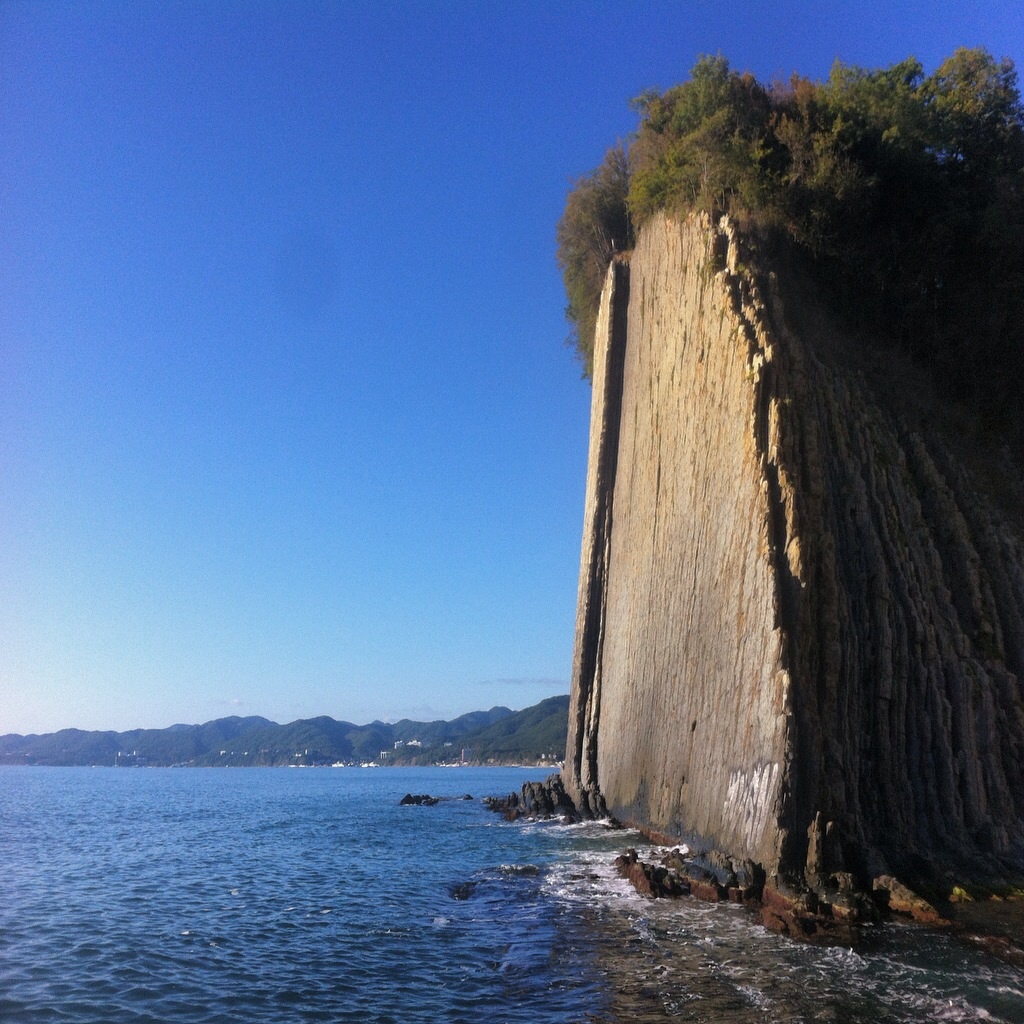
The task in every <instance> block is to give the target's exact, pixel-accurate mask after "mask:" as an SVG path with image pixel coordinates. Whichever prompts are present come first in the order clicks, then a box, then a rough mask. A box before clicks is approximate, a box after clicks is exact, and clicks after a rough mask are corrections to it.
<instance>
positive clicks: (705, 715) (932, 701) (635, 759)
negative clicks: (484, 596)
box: [565, 214, 1024, 891]
mask: <svg viewBox="0 0 1024 1024" xmlns="http://www.w3.org/2000/svg"><path fill="white" fill-rule="evenodd" d="M751 263H752V261H751V257H750V254H749V252H748V251H747V249H746V247H745V243H744V241H743V239H742V238H741V237H739V236H738V234H737V232H736V230H735V228H734V227H733V226H732V225H731V224H730V223H729V222H728V221H726V220H723V221H722V222H721V223H719V224H717V225H712V224H711V223H710V221H709V220H708V219H707V218H706V217H703V216H693V217H690V218H689V219H687V220H685V221H683V222H679V221H675V220H672V219H671V218H669V217H666V216H665V215H663V214H659V215H655V216H654V217H653V218H652V219H651V220H650V221H648V222H647V224H646V225H645V226H644V228H643V230H642V231H641V232H640V235H639V238H638V241H637V246H636V248H635V250H634V252H633V253H632V256H631V258H630V260H629V262H628V263H626V262H621V261H618V262H615V263H613V265H612V266H611V268H610V269H609V273H608V278H607V282H606V285H605V290H604V294H603V296H602V304H601V310H600V314H599V320H598V327H597V336H596V342H595V359H594V372H593V405H592V413H591V436H590V452H589V466H588V479H587V493H586V505H585V516H584V531H583V549H582V558H581V570H580V585H579V603H578V611H577V626H576V644H575V654H574V665H573V681H572V693H571V699H570V721H569V736H568V747H567V754H566V768H565V781H566V787H567V789H568V791H569V793H570V795H572V797H573V798H574V799H575V800H576V802H577V804H578V805H580V806H583V807H587V808H590V809H591V810H592V811H593V812H595V813H605V812H608V813H611V814H613V815H614V816H616V817H618V818H620V819H623V820H626V821H629V822H633V823H636V824H639V825H641V826H642V827H644V828H645V829H646V830H648V831H649V832H653V833H657V834H659V835H660V836H664V837H668V838H670V839H673V840H681V841H685V842H686V843H687V844H688V845H689V846H690V847H691V849H693V850H697V851H700V852H701V853H702V854H704V855H705V856H704V860H705V862H706V863H707V864H708V865H709V866H710V867H711V869H712V870H716V871H719V872H721V871H724V870H728V871H731V872H735V873H736V874H737V876H738V877H739V878H740V879H741V880H742V879H743V878H744V877H755V876H758V875H760V876H761V877H762V878H766V879H767V882H768V886H769V887H770V888H771V887H774V888H776V889H779V890H783V889H786V890H787V891H791V890H792V889H794V888H795V889H796V890H798V891H799V890H801V889H806V888H807V887H810V888H811V889H814V888H815V887H817V888H818V889H822V887H827V886H829V885H831V886H833V887H835V886H837V885H839V886H843V885H846V886H850V885H853V884H856V886H858V887H861V888H868V889H870V887H871V882H872V879H874V878H877V877H878V876H880V875H886V874H893V875H896V876H898V877H899V878H900V879H901V880H902V881H903V882H905V883H907V884H909V885H911V886H915V887H921V888H926V889H929V890H930V891H934V890H935V889H936V887H940V888H941V886H942V885H944V884H945V885H947V886H948V885H951V884H952V882H953V881H954V880H955V881H956V882H958V883H961V882H962V883H966V882H969V881H973V882H985V883H994V882H997V881H1006V880H1009V879H1013V878H1019V877H1020V875H1021V874H1022V873H1024V691H1022V680H1024V531H1022V529H1021V525H1022V524H1021V520H1020V517H1019V515H1015V514H1014V513H1013V512H1012V511H1009V512H1008V511H1007V510H1006V508H1005V504H1004V505H1003V506H1000V505H998V504H997V503H995V502H994V501H991V500H989V499H988V498H986V496H985V494H984V493H983V492H982V490H981V489H980V488H979V486H978V484H977V482H976V480H975V478H974V477H972V475H971V473H970V472H969V471H968V469H967V468H966V463H964V462H963V461H962V460H960V459H958V458H957V457H955V455H954V448H953V447H952V446H951V444H950V443H948V442H947V441H944V440H942V439H941V437H940V435H939V434H937V433H932V432H925V431H923V430H921V429H919V428H918V427H917V426H916V425H913V424H912V422H911V420H910V419H909V418H905V417H902V416H901V415H900V412H899V410H898V409H897V408H894V407H893V405H892V403H888V404H887V403H884V402H881V401H879V397H878V394H877V391H876V389H874V388H873V387H872V386H871V385H870V383H869V381H868V380H867V378H866V377H865V375H864V374H863V373H862V372H860V371H859V370H857V369H856V368H852V367H851V366H849V365H844V364H843V361H842V360H840V359H835V358H830V357H829V355H828V353H829V351H830V347H834V346H831V342H830V338H829V337H828V335H829V332H830V330H831V328H830V327H829V325H828V321H827V319H825V320H819V321H817V322H816V323H817V326H814V327H811V328H807V327H805V326H804V323H803V321H804V320H805V319H806V321H807V323H812V324H813V323H815V321H813V320H812V318H801V329H800V331H799V332H798V331H797V330H795V329H794V325H793V321H792V318H791V317H787V314H786V310H785V309H784V306H783V301H782V299H781V297H780V289H779V287H778V282H777V281H776V279H775V275H774V274H771V273H767V272H765V271H764V268H762V269H761V271H760V272H755V271H754V270H751V269H748V267H749V266H750V265H751ZM716 866H717V867H716Z"/></svg>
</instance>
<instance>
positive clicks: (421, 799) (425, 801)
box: [398, 793, 441, 807]
mask: <svg viewBox="0 0 1024 1024" xmlns="http://www.w3.org/2000/svg"><path fill="white" fill-rule="evenodd" d="M440 802H441V798H440V797H439V796H429V795H428V794H426V793H417V794H416V795H415V796H414V795H413V794H412V793H406V794H405V796H403V797H402V799H401V800H399V801H398V803H399V806H402V807H406V806H409V805H412V806H416V807H433V806H434V804H437V803H440Z"/></svg>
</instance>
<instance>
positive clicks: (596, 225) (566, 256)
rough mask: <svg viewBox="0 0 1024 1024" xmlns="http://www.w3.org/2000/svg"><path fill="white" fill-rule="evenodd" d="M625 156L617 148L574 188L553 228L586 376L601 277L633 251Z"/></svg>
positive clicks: (569, 315)
mask: <svg viewBox="0 0 1024 1024" xmlns="http://www.w3.org/2000/svg"><path fill="white" fill-rule="evenodd" d="M628 189H629V156H628V154H627V152H626V149H625V147H624V146H623V145H622V144H621V143H620V144H619V145H616V146H614V147H612V148H611V149H610V150H608V152H607V153H606V154H605V158H604V160H603V161H602V162H601V165H600V166H599V167H598V168H597V169H596V170H595V171H593V172H591V173H590V174H588V175H584V176H583V177H582V178H580V179H579V180H578V181H576V182H575V184H574V186H573V190H572V191H571V192H570V193H569V196H568V199H567V200H566V204H565V212H564V213H563V214H562V217H561V219H560V220H559V222H558V228H557V233H556V237H557V241H558V253H557V258H558V264H559V266H560V267H561V269H562V278H563V281H564V283H565V294H566V298H567V299H568V305H567V306H566V311H565V313H566V318H567V319H568V320H569V322H570V324H571V325H572V331H571V334H570V339H569V340H570V342H571V343H572V344H573V345H574V346H575V348H576V352H577V355H578V356H579V359H580V362H581V363H582V365H583V371H584V373H585V374H586V376H588V377H589V376H590V373H591V370H592V366H593V354H594V329H595V327H596V323H597V308H598V304H599V302H600V298H601V289H602V287H603V286H604V279H605V275H606V273H607V271H608V264H609V262H610V261H611V259H612V256H613V255H614V254H615V253H616V252H617V251H620V250H626V249H632V248H633V243H634V235H633V223H632V219H631V218H630V215H629V210H628V209H627V206H626V194H627V192H628Z"/></svg>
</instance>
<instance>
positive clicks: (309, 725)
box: [0, 695, 569, 768]
mask: <svg viewBox="0 0 1024 1024" xmlns="http://www.w3.org/2000/svg"><path fill="white" fill-rule="evenodd" d="M568 707H569V698H568V695H562V696H557V697H549V698H548V699H547V700H543V701H541V702H540V703H539V704H535V705H533V706H532V707H529V708H524V709H523V710H522V711H512V710H511V709H509V708H506V707H493V708H491V709H490V710H489V711H472V712H470V713H469V714H465V715H461V716H459V717H458V718H455V719H453V720H451V721H435V722H413V721H410V720H409V719H402V720H401V721H399V722H395V723H387V722H371V723H370V724H368V725H353V724H352V723H351V722H343V721H341V722H340V721H337V720H336V719H333V718H329V717H327V716H326V715H324V716H320V717H317V718H309V719H300V720H298V721H295V722H290V723H288V724H285V725H279V724H278V723H276V722H272V721H270V720H269V719H266V718H261V717H256V716H253V717H247V718H242V717H239V716H231V717H228V718H219V719H216V720H214V721H211V722H206V723H204V724H202V725H172V726H169V727H168V728H166V729H135V730H131V731H128V732H103V731H85V730H81V729H62V730H60V731H59V732H54V733H46V734H42V735H29V736H22V735H18V734H13V733H12V734H8V735H5V736H0V765H43V766H45V765H49V766H55V767H85V766H99V765H106V766H111V767H113V766H116V767H125V768H127V767H197V768H211V767H232V768H239V767H289V766H290V767H302V768H312V767H352V766H359V765H374V766H390V765H438V766H461V765H467V766H468V765H474V766H480V765H489V764H493V765H517V764H522V765H530V766H533V765H537V766H553V765H555V764H557V763H560V762H561V760H562V758H563V757H564V754H565V741H566V732H567V722H568Z"/></svg>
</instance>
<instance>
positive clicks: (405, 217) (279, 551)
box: [0, 0, 1024, 733]
mask: <svg viewBox="0 0 1024 1024" xmlns="http://www.w3.org/2000/svg"><path fill="white" fill-rule="evenodd" d="M960 45H967V46H984V47H986V48H988V49H989V50H990V51H992V52H993V53H994V54H995V55H996V56H1009V57H1011V58H1013V59H1014V60H1015V61H1016V62H1017V64H1018V65H1020V64H1021V62H1022V59H1024V14H1022V7H1021V5H1020V4H1019V3H1018V2H1016V0H1015V2H1009V0H1007V2H990V3H989V2H975V3H970V2H960V3H956V4H954V3H946V2H941V0H939V2H928V3H920V2H917V3H915V2H910V3H902V4H894V3H886V4H881V3H862V4H851V3H844V4H828V3H818V4H813V5H811V4H806V3H794V2H774V3H771V4H755V3H746V4H744V3H731V4H730V3H726V2H717V3H668V2H634V3H629V2H619V3H607V2H583V0H574V2H565V3H557V2H552V0H546V2H543V3H541V2H507V3H500V4H499V3H483V2H480V3H460V2H456V0H449V2H418V3H413V2H391V3H388V2H381V0H374V2H372V3H371V2H367V3H362V2H357V0H351V2H346V3H337V4H331V3H323V4H320V3H305V2H302V0H288V2H281V3H275V2H269V0H264V2H261V3H229V2H219V3H218V2H194V3H177V2H159V3H157V2H139V0H131V2H127V3H112V2H100V0H96V2H89V3H86V2H81V3H72V2H63V0H62V2H59V3H51V2H46V0H29V2H19V0H3V2H0V733H4V732H21V733H29V732H47V731H53V730H56V729H59V728H63V727H68V726H75V727H79V728H88V729H100V728H102V729H118V730H123V729H129V728H135V727H140V726H145V727H163V726H167V725H170V724H172V723H174V722H201V721H206V720H209V719H212V718H217V717H221V716H223V715H228V714H260V715H265V716H266V717H268V718H272V719H274V720H276V721H282V722H283V721H291V720H293V719H296V718H303V717H310V716H313V715H317V714H328V715H331V716H333V717H336V718H342V719H348V720H350V721H355V722H367V721H370V720H371V719H374V718H383V719H396V718H400V717H410V718H415V719H433V718H450V717H454V716H455V715H458V714H461V713H463V712H466V711H471V710H476V709H479V708H486V707H491V706H493V705H495V704H505V705H508V706H510V707H513V708H519V707H525V706H527V705H530V704H533V703H536V701H538V700H540V699H542V698H544V697H547V696H550V695H552V694H555V693H565V692H567V691H568V687H569V673H570V668H571V657H572V639H573V624H574V619H575V600H576V583H577V574H578V563H579V549H580V528H581V523H582V500H583V486H584V478H585V472H586V466H585V461H586V437H587V429H588V416H589V403H590V392H589V385H587V384H586V383H585V382H583V381H581V380H580V374H579V370H578V367H577V366H576V364H575V361H574V358H573V356H572V354H571V352H570V351H569V350H568V349H567V348H566V347H565V346H564V345H563V340H564V338H565V336H566V333H567V327H566V324H565V322H564V320H563V307H564V297H563V295H562V291H561V282H560V278H559V274H558V270H557V267H556V265H555V258H554V228H555V223H556V221H557V219H558V216H559V214H560V212H561V209H562V205H563V203H564V199H565V194H566V191H567V188H568V185H569V182H570V180H571V179H572V178H573V177H575V176H578V175H579V174H581V173H583V172H585V171H586V170H588V169H590V168H591V167H593V166H594V165H596V164H597V163H598V162H599V161H600V159H601V157H602V155H603V153H604V151H605V150H606V149H607V148H608V146H610V145H612V144H613V143H614V142H615V141H616V140H617V139H618V138H626V137H627V136H628V134H629V133H630V131H631V130H632V129H633V128H634V127H635V118H634V115H633V113H632V111H631V109H630V107H629V102H628V101H629V99H630V98H631V97H633V96H635V95H637V94H639V93H640V92H642V91H643V90H645V89H647V88H651V87H659V88H666V87H668V86H670V85H673V84H675V83H677V82H679V81H682V80H683V79H684V78H685V77H686V74H687V72H688V70H689V68H690V67H691V66H692V65H693V63H694V61H695V59H696V58H697V56H698V55H700V54H702V53H719V52H720V53H722V54H723V55H724V56H726V57H727V58H728V59H729V61H730V63H731V64H732V65H733V66H734V67H736V68H738V69H741V70H750V71H752V72H753V73H754V74H755V75H757V77H758V78H760V79H762V80H765V81H767V80H770V79H772V78H773V77H788V76H789V74H790V73H791V72H792V71H795V70H796V71H800V72H801V73H803V74H806V75H808V76H810V77H812V78H820V77H824V76H825V75H827V73H828V70H829V67H830V65H831V63H832V61H833V60H834V59H835V58H837V57H838V58H841V59H842V60H844V61H846V62H849V63H857V64H861V65H864V66H868V67H876V66H880V65H885V64H890V63H892V62H894V61H897V60H901V59H903V58H904V57H906V56H908V55H910V54H913V55H915V56H917V57H918V58H919V59H921V60H922V61H923V62H924V64H925V66H926V68H929V69H930V68H932V67H934V66H935V65H936V64H937V63H938V62H939V61H940V60H941V59H942V58H943V57H944V56H946V55H948V54H949V53H950V52H952V50H953V49H954V48H955V47H956V46H960Z"/></svg>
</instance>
